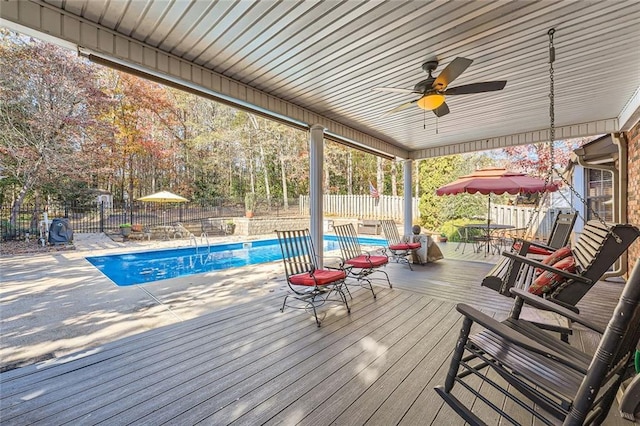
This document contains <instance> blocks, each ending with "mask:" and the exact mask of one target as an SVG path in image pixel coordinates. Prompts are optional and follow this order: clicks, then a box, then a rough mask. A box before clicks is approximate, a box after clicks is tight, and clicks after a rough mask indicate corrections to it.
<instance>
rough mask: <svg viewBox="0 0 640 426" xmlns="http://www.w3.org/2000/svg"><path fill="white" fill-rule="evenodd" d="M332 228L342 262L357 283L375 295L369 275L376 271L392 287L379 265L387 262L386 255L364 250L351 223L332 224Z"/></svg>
mask: <svg viewBox="0 0 640 426" xmlns="http://www.w3.org/2000/svg"><path fill="white" fill-rule="evenodd" d="M333 230H334V231H335V233H336V238H337V239H338V244H339V245H340V251H341V252H342V257H343V259H344V263H345V264H346V265H348V268H347V271H348V274H349V276H351V277H353V278H355V279H356V281H357V283H358V285H360V286H362V287H365V288H368V289H369V290H371V293H372V294H373V297H374V298H375V297H376V293H375V291H373V285H372V284H371V280H370V279H369V276H370V275H371V274H374V273H376V272H379V273H381V274H384V276H385V277H386V279H387V283H388V284H389V287H390V288H393V286H392V285H391V281H389V275H387V273H386V272H385V271H383V270H382V269H380V268H381V267H383V266H385V265H386V264H387V263H389V258H388V257H387V256H384V255H382V256H377V255H372V254H371V253H369V252H366V251H364V250H363V249H362V247H361V246H360V241H359V240H358V236H357V234H356V230H355V228H354V227H353V225H352V224H350V223H349V224H347V225H338V226H334V227H333Z"/></svg>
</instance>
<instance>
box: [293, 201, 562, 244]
mask: <svg viewBox="0 0 640 426" xmlns="http://www.w3.org/2000/svg"><path fill="white" fill-rule="evenodd" d="M323 197H324V215H325V216H339V217H353V218H360V219H394V220H396V221H398V222H401V221H403V220H404V197H393V196H390V195H381V196H380V198H379V199H376V198H373V197H371V196H369V195H327V194H325V195H324V196H323ZM411 205H412V208H413V213H412V217H413V218H414V219H415V218H418V217H420V211H419V209H418V198H415V197H414V198H413V199H412V202H411ZM299 206H300V214H301V215H309V214H310V210H309V197H308V196H301V197H300V199H299ZM566 210H567V209H562V208H549V209H542V210H540V212H539V213H536V209H535V208H534V207H523V206H509V205H501V204H494V205H491V221H492V222H493V223H500V224H503V225H511V226H513V227H514V228H518V229H524V228H527V225H529V220H530V218H531V216H534V220H533V222H532V224H531V227H530V229H531V231H532V232H533V233H534V235H535V237H536V238H538V239H542V240H546V239H547V237H548V236H549V234H550V233H551V227H552V226H553V221H554V219H555V217H556V215H557V214H558V213H559V212H561V211H566Z"/></svg>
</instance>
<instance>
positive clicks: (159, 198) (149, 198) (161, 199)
mask: <svg viewBox="0 0 640 426" xmlns="http://www.w3.org/2000/svg"><path fill="white" fill-rule="evenodd" d="M137 200H138V201H146V202H148V203H185V202H187V201H189V200H187V199H186V198H184V197H181V196H180V195H177V194H174V193H173V192H169V191H160V192H156V193H154V194H150V195H145V196H144V197H140V198H138V199H137ZM180 221H182V209H180ZM166 222H167V218H166V211H165V210H164V209H163V210H162V224H163V225H166Z"/></svg>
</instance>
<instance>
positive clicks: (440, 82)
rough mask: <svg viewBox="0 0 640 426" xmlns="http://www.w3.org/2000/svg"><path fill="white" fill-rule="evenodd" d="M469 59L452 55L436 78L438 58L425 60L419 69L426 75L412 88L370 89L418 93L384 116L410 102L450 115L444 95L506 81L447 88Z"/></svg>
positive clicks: (497, 86) (487, 88) (479, 90)
mask: <svg viewBox="0 0 640 426" xmlns="http://www.w3.org/2000/svg"><path fill="white" fill-rule="evenodd" d="M472 62H473V60H471V59H467V58H461V57H458V58H455V59H454V60H453V61H451V63H450V64H449V65H447V66H446V67H445V69H443V70H442V72H441V73H440V74H439V75H438V76H437V77H433V76H432V75H431V73H432V72H433V71H435V69H436V68H438V61H436V60H431V61H427V62H425V63H424V64H422V69H423V70H424V71H425V72H427V73H428V74H429V76H428V77H427V78H426V79H424V80H422V81H421V82H419V83H418V84H416V85H415V86H414V87H413V90H411V89H400V88H396V87H375V88H373V89H372V90H374V91H378V92H394V93H414V94H418V95H420V97H419V98H418V99H415V100H413V101H410V102H407V103H404V104H402V105H399V106H397V107H395V108H394V109H392V110H390V111H387V112H386V113H385V115H387V114H393V113H395V112H398V111H402V110H403V109H406V108H409V107H410V106H411V105H413V104H417V105H418V106H419V107H420V108H422V109H425V110H430V111H433V113H434V114H435V115H436V116H438V117H442V116H443V115H446V114H449V107H448V106H447V104H446V103H445V95H468V94H471V93H483V92H494V91H497V90H502V89H504V86H505V85H506V84H507V81H506V80H500V81H487V82H482V83H471V84H464V85H462V86H457V87H448V86H449V84H450V83H451V82H452V81H453V80H455V79H456V78H458V76H459V75H460V74H462V73H463V72H464V70H466V69H467V68H468V67H469V65H471V63H472Z"/></svg>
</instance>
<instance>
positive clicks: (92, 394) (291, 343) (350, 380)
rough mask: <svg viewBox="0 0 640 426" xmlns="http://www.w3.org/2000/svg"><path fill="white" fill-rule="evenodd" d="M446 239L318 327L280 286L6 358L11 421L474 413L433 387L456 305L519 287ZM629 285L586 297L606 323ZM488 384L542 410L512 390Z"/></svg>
mask: <svg viewBox="0 0 640 426" xmlns="http://www.w3.org/2000/svg"><path fill="white" fill-rule="evenodd" d="M443 251H445V257H446V258H445V259H443V260H442V261H440V262H437V263H432V264H427V265H416V266H415V267H414V271H411V270H409V268H407V267H406V266H405V265H401V264H395V263H392V264H389V265H388V266H387V268H386V269H385V270H386V271H387V272H388V273H389V275H390V277H391V280H392V283H393V284H394V288H393V289H390V288H389V287H388V286H387V285H386V283H383V282H381V281H376V286H375V290H376V294H377V298H376V299H374V298H373V297H372V295H371V293H370V292H369V291H368V290H365V289H362V288H358V287H350V290H351V293H352V296H353V299H352V300H350V305H351V307H352V311H351V314H347V312H346V309H345V308H344V306H339V305H332V306H327V307H323V308H322V309H321V311H322V312H323V313H324V314H326V315H325V318H324V320H323V324H322V327H320V328H318V327H316V326H315V321H314V319H313V317H312V315H310V314H309V313H308V312H305V311H304V310H296V309H288V308H287V309H285V312H284V313H281V312H280V311H279V308H280V306H281V303H282V298H283V297H284V294H285V293H284V292H283V291H276V292H274V293H272V294H270V295H268V296H263V297H258V296H256V298H255V300H253V301H252V302H250V303H239V304H236V305H233V306H229V307H227V308H223V309H220V310H218V311H215V312H213V313H210V314H207V315H203V316H201V317H198V318H194V319H193V320H188V321H184V322H181V323H177V324H175V325H170V326H166V327H162V328H159V329H155V330H150V331H147V332H143V333H140V334H139V335H135V336H130V337H127V338H123V339H120V340H117V341H114V342H111V343H109V344H106V345H102V346H100V347H98V348H91V349H87V350H86V351H83V352H81V353H78V354H74V355H70V356H66V357H62V358H60V359H57V360H51V361H48V362H43V363H40V364H36V365H32V366H27V367H23V368H20V369H16V370H12V371H8V372H6V373H3V374H2V375H0V380H1V381H2V397H1V407H0V410H1V411H0V416H1V418H2V423H3V424H7V425H14V424H16V425H18V424H63V423H75V424H101V423H102V424H163V423H170V424H195V423H197V422H203V423H205V424H230V423H234V424H246V425H253V424H280V423H285V424H307V425H326V424H372V425H391V424H402V425H415V424H434V425H439V424H455V425H457V424H460V425H462V424H464V422H462V421H461V420H460V419H459V418H458V416H457V415H455V413H453V412H452V411H451V410H450V409H449V408H448V406H446V405H444V404H443V402H442V400H441V399H440V398H439V397H438V396H437V395H436V394H435V392H434V391H433V387H434V386H438V385H441V384H443V382H444V376H445V374H446V371H447V369H448V367H449V359H450V356H451V353H452V350H453V347H454V345H455V341H456V339H457V336H458V330H459V327H460V324H461V316H460V314H459V313H458V312H457V311H456V310H455V304H456V303H459V302H464V303H467V304H470V305H473V306H476V307H478V308H479V309H481V310H482V311H484V312H486V313H488V314H490V315H493V316H495V317H497V318H504V317H505V316H506V314H507V313H508V310H509V308H510V306H511V303H512V300H511V299H510V298H508V297H504V296H501V295H499V294H497V293H495V292H493V291H492V290H489V289H486V288H482V287H480V286H479V281H480V280H481V278H482V277H483V276H484V275H485V274H486V273H487V272H488V271H489V270H490V269H491V267H492V262H495V260H496V258H495V257H491V256H487V257H484V256H483V255H478V254H474V255H472V257H471V260H463V258H462V257H461V256H460V254H459V253H457V252H454V250H453V249H452V248H450V249H449V250H448V251H447V250H443ZM465 256H469V253H467V254H465ZM621 289H622V285H621V283H620V282H600V283H598V284H597V285H596V287H594V289H593V290H592V291H590V292H589V293H588V294H587V297H585V298H584V299H583V301H581V303H580V304H579V305H578V306H579V307H580V309H581V310H582V312H583V313H585V314H587V315H588V316H589V318H590V319H592V320H593V321H596V322H598V323H599V324H601V325H603V326H604V325H606V321H607V320H606V318H608V316H609V315H610V312H611V309H612V308H613V306H614V304H615V302H616V301H617V297H618V296H619V294H620V291H621ZM597 339H598V336H597V334H595V333H592V332H590V331H587V330H584V329H580V328H577V329H576V333H575V335H573V336H571V342H572V344H574V345H575V346H577V347H581V348H585V349H586V350H589V351H593V350H594V348H595V345H596V344H597ZM489 395H490V396H491V398H492V400H494V401H495V402H496V403H497V404H499V405H501V406H502V405H504V406H507V407H509V408H510V411H511V409H513V412H514V413H515V415H516V417H517V418H518V420H521V421H522V422H523V423H528V424H531V423H532V417H531V415H530V414H527V413H526V412H524V410H521V409H520V410H518V409H517V407H515V404H514V403H512V402H511V401H509V400H508V399H505V397H504V396H502V395H499V394H496V393H495V392H494V391H491V392H489ZM460 398H461V399H462V400H464V401H465V402H466V403H470V404H481V403H480V402H479V401H474V400H472V399H469V398H470V397H468V396H465V395H464V394H463V395H460ZM465 398H466V399H465ZM480 410H481V411H482V412H483V413H484V414H488V415H490V416H492V414H490V412H489V411H488V410H485V409H482V408H480ZM489 418H490V419H492V420H493V421H495V422H496V424H497V422H498V419H497V418H495V417H489ZM610 418H611V424H612V425H617V424H620V425H622V424H629V423H628V422H627V423H625V421H624V420H622V419H621V418H620V417H619V416H616V415H610Z"/></svg>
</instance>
